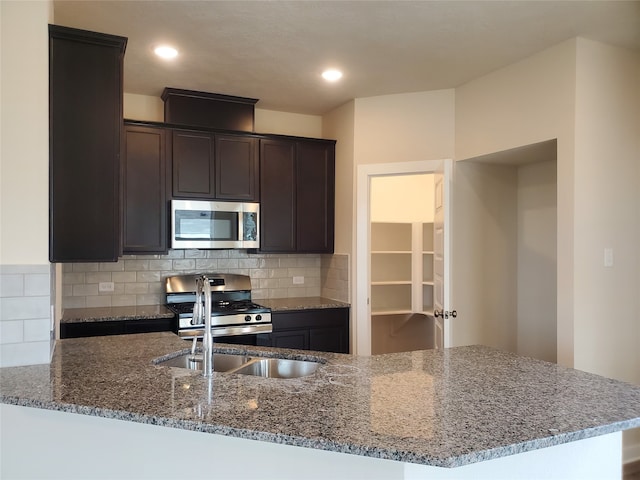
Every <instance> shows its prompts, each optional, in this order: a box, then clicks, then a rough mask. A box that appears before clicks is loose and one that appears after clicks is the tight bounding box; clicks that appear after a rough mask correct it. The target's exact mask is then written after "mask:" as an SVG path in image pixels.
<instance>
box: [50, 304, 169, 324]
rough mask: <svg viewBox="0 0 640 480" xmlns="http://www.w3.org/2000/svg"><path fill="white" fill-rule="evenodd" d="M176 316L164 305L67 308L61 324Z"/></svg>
mask: <svg viewBox="0 0 640 480" xmlns="http://www.w3.org/2000/svg"><path fill="white" fill-rule="evenodd" d="M174 316H175V314H174V313H173V312H172V311H171V310H169V309H168V308H167V307H166V306H164V305H138V306H127V307H87V308H65V309H64V312H63V313H62V319H61V320H60V323H92V322H112V321H125V320H147V319H154V318H173V317H174Z"/></svg>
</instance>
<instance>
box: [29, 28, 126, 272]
mask: <svg viewBox="0 0 640 480" xmlns="http://www.w3.org/2000/svg"><path fill="white" fill-rule="evenodd" d="M126 42H127V39H126V38H123V37H116V36H113V35H103V34H98V33H94V32H87V31H83V30H76V29H73V28H66V27H59V26H55V25H50V26H49V47H50V48H49V55H50V58H49V64H50V67H49V91H50V95H49V132H50V133H49V142H50V149H49V260H50V261H51V262H66V261H91V262H104V261H111V262H114V261H116V260H117V259H118V256H119V254H120V148H121V144H120V142H121V135H122V71H123V68H122V62H123V57H124V50H125V45H126ZM25 194H28V192H25Z"/></svg>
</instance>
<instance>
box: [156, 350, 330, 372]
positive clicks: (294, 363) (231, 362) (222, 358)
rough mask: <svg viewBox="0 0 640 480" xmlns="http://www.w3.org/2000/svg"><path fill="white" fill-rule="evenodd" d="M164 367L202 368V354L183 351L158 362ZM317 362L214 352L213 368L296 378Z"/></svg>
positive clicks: (309, 369) (310, 370) (222, 370)
mask: <svg viewBox="0 0 640 480" xmlns="http://www.w3.org/2000/svg"><path fill="white" fill-rule="evenodd" d="M157 365H160V366H164V367H177V368H185V369H189V370H202V354H195V355H192V354H191V353H185V354H184V355H179V356H177V357H173V358H170V359H169V360H164V361H162V362H158V363H157ZM318 366H319V363H318V362H311V361H304V360H289V359H286V358H262V357H249V356H247V355H236V354H231V353H214V354H213V370H214V371H216V372H227V373H240V374H242V375H254V376H258V377H266V378H298V377H306V376H307V375H311V374H313V373H314V372H315V371H316V370H317V369H318Z"/></svg>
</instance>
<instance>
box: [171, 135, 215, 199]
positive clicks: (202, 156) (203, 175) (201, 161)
mask: <svg viewBox="0 0 640 480" xmlns="http://www.w3.org/2000/svg"><path fill="white" fill-rule="evenodd" d="M213 155H214V149H213V135H211V134H209V133H201V132H188V131H174V132H173V135H172V147H171V162H172V165H173V196H174V197H179V198H180V197H182V198H214V195H215V193H214V189H215V165H214V157H213Z"/></svg>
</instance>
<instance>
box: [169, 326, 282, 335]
mask: <svg viewBox="0 0 640 480" xmlns="http://www.w3.org/2000/svg"><path fill="white" fill-rule="evenodd" d="M272 331H273V328H272V324H271V323H257V324H253V325H242V324H238V325H222V326H216V327H212V328H211V334H212V335H213V336H214V337H215V338H218V337H231V336H237V335H251V334H258V333H271V332H272ZM203 335H204V328H202V325H198V326H195V327H193V328H185V329H181V330H178V336H180V337H182V338H193V337H198V338H202V336H203Z"/></svg>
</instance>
